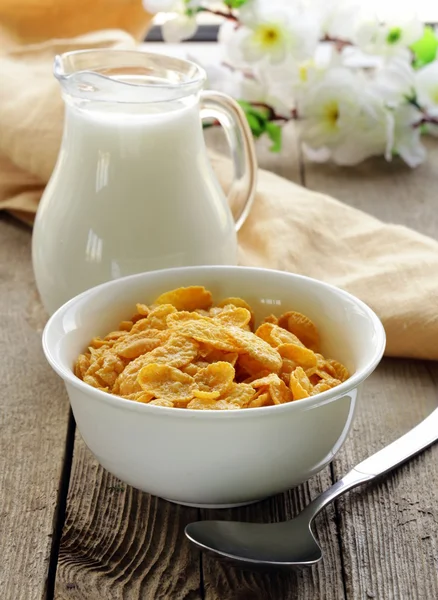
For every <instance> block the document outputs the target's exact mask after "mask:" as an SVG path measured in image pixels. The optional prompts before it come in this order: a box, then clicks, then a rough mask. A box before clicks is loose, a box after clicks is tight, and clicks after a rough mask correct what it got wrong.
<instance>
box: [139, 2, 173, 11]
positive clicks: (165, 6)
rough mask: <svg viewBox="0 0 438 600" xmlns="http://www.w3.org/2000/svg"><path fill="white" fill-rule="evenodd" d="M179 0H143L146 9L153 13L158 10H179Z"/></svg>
mask: <svg viewBox="0 0 438 600" xmlns="http://www.w3.org/2000/svg"><path fill="white" fill-rule="evenodd" d="M178 4H179V2H178V0H143V7H144V9H145V10H146V11H147V12H148V13H151V14H155V13H158V12H174V11H175V10H177V8H176V7H177V6H178Z"/></svg>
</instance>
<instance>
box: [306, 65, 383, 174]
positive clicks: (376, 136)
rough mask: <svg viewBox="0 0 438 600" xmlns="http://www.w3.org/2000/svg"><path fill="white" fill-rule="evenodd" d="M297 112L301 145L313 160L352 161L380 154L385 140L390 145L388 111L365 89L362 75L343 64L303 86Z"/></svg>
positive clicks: (359, 160) (347, 163) (352, 162)
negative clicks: (319, 78) (342, 66)
mask: <svg viewBox="0 0 438 600" xmlns="http://www.w3.org/2000/svg"><path fill="white" fill-rule="evenodd" d="M298 115H299V118H300V119H302V123H301V137H302V140H303V142H304V148H305V151H306V153H307V154H308V155H309V156H310V157H311V158H312V159H313V160H315V159H318V158H319V160H322V159H323V160H327V159H328V158H331V159H332V160H333V161H335V162H336V163H338V164H342V165H354V164H357V163H359V162H361V161H362V160H364V159H365V158H367V157H369V156H373V155H381V154H383V153H384V152H385V150H386V147H387V145H388V140H389V142H390V144H391V146H392V128H393V120H392V115H391V113H390V111H388V110H387V109H386V108H385V106H384V103H383V101H382V100H381V98H380V97H379V96H378V95H377V94H375V93H373V92H372V91H369V90H368V86H367V81H366V80H365V78H364V77H362V76H361V75H360V74H357V73H353V72H351V71H350V70H348V69H345V68H333V69H330V70H328V71H327V72H326V73H325V75H324V77H323V78H322V79H321V80H317V81H316V82H315V83H314V84H312V85H310V86H308V87H306V88H303V90H302V92H301V94H300V95H299V102H298ZM315 151H318V152H317V153H315Z"/></svg>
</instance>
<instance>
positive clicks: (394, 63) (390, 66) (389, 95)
mask: <svg viewBox="0 0 438 600" xmlns="http://www.w3.org/2000/svg"><path fill="white" fill-rule="evenodd" d="M415 85H416V82H415V71H414V69H413V68H412V66H411V64H410V62H407V61H406V60H404V59H403V58H399V57H396V58H392V59H391V60H390V61H389V62H387V63H385V64H384V65H383V66H382V67H381V68H380V69H376V73H375V76H374V81H373V87H374V88H375V90H376V91H377V93H379V94H380V95H381V97H382V99H383V100H384V101H385V103H386V104H387V105H388V106H393V107H394V106H397V104H399V103H400V102H402V103H404V102H406V101H407V100H408V99H409V98H413V97H415Z"/></svg>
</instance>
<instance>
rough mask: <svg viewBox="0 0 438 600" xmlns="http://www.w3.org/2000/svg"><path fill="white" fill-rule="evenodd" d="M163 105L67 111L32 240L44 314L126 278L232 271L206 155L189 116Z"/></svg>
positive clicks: (230, 241) (196, 119)
mask: <svg viewBox="0 0 438 600" xmlns="http://www.w3.org/2000/svg"><path fill="white" fill-rule="evenodd" d="M192 102H193V100H192ZM165 105H166V111H165V112H162V109H160V111H157V110H156V111H155V112H154V111H152V110H150V109H149V108H148V109H147V110H148V112H147V113H146V112H145V110H146V109H145V106H144V105H141V104H137V105H136V104H133V105H126V104H124V105H120V106H121V109H122V111H123V112H121V110H120V108H117V107H115V105H114V104H112V105H105V103H99V104H98V105H96V109H95V110H93V109H92V108H91V109H90V108H89V106H90V105H88V108H87V109H80V108H77V107H76V106H72V105H70V104H67V109H66V123H65V129H64V138H63V142H62V147H61V150H60V154H59V157H58V162H57V165H56V168H55V171H54V173H53V175H52V179H51V181H50V183H49V185H48V186H47V188H46V191H45V193H44V196H43V199H42V201H41V205H40V209H39V211H38V215H37V220H36V224H35V228H34V239H33V259H34V270H35V276H36V280H37V284H38V288H39V290H40V293H41V296H42V299H43V302H44V304H45V307H46V309H47V310H48V311H49V312H50V313H51V312H53V311H54V310H55V309H56V308H57V307H58V306H60V305H61V304H62V303H63V302H65V301H66V300H68V299H69V298H71V297H72V296H74V295H76V294H77V293H79V292H81V291H83V290H85V289H87V288H89V287H92V286H94V285H96V284H98V283H101V282H104V281H108V280H109V279H113V278H118V277H121V276H124V275H128V274H131V273H137V272H141V271H147V270H152V269H159V268H165V267H173V266H184V265H197V264H235V263H236V254H237V242H236V233H235V226H234V221H233V218H232V215H231V212H230V210H229V208H228V205H227V202H226V199H225V197H224V194H223V192H222V190H221V188H220V186H219V184H218V182H217V180H216V178H215V176H214V174H213V172H212V169H211V166H210V163H209V161H208V158H207V155H206V151H205V146H204V140H203V135H202V128H201V122H200V116H199V106H198V104H193V103H192V104H191V105H190V106H185V107H184V106H183V107H181V103H180V104H179V105H178V107H177V108H176V109H174V110H168V109H169V107H171V104H170V103H165ZM102 106H109V108H108V109H107V110H105V111H103V110H102ZM156 106H157V107H159V106H160V105H158V104H157V105H156ZM127 110H129V113H127V112H126V111H127ZM194 283H196V282H194ZM200 283H202V282H200ZM139 301H141V298H139Z"/></svg>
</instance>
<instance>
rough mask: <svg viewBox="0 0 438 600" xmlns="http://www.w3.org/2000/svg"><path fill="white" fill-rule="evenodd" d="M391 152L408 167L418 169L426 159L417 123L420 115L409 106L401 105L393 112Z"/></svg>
mask: <svg viewBox="0 0 438 600" xmlns="http://www.w3.org/2000/svg"><path fill="white" fill-rule="evenodd" d="M394 120H395V127H394V144H393V147H392V150H393V152H395V153H396V154H398V155H399V156H400V157H401V158H402V159H403V160H404V161H405V163H407V164H408V165H409V166H410V167H412V168H413V167H418V165H420V164H421V163H422V162H423V161H424V159H425V158H426V149H425V148H424V146H423V145H422V143H421V140H420V138H421V132H420V127H418V123H419V122H420V120H421V113H420V112H419V111H418V109H417V108H416V107H415V106H412V105H411V104H403V105H401V106H399V107H398V108H397V109H396V110H395V111H394Z"/></svg>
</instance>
